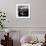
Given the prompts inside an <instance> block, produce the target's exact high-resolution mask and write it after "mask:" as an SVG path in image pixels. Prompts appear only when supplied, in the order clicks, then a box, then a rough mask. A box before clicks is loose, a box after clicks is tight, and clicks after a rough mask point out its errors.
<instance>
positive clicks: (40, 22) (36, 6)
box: [0, 0, 46, 27]
mask: <svg viewBox="0 0 46 46" xmlns="http://www.w3.org/2000/svg"><path fill="white" fill-rule="evenodd" d="M18 3H29V4H30V6H31V18H29V19H16V4H18ZM0 9H1V10H2V11H5V12H6V15H7V19H8V22H7V24H6V27H46V0H7V1H6V0H0Z"/></svg>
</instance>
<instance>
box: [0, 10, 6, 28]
mask: <svg viewBox="0 0 46 46" xmlns="http://www.w3.org/2000/svg"><path fill="white" fill-rule="evenodd" d="M5 20H6V15H5V13H4V12H2V11H0V27H1V28H3V27H4V22H5Z"/></svg>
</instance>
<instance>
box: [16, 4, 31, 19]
mask: <svg viewBox="0 0 46 46" xmlns="http://www.w3.org/2000/svg"><path fill="white" fill-rule="evenodd" d="M16 18H30V4H16Z"/></svg>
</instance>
